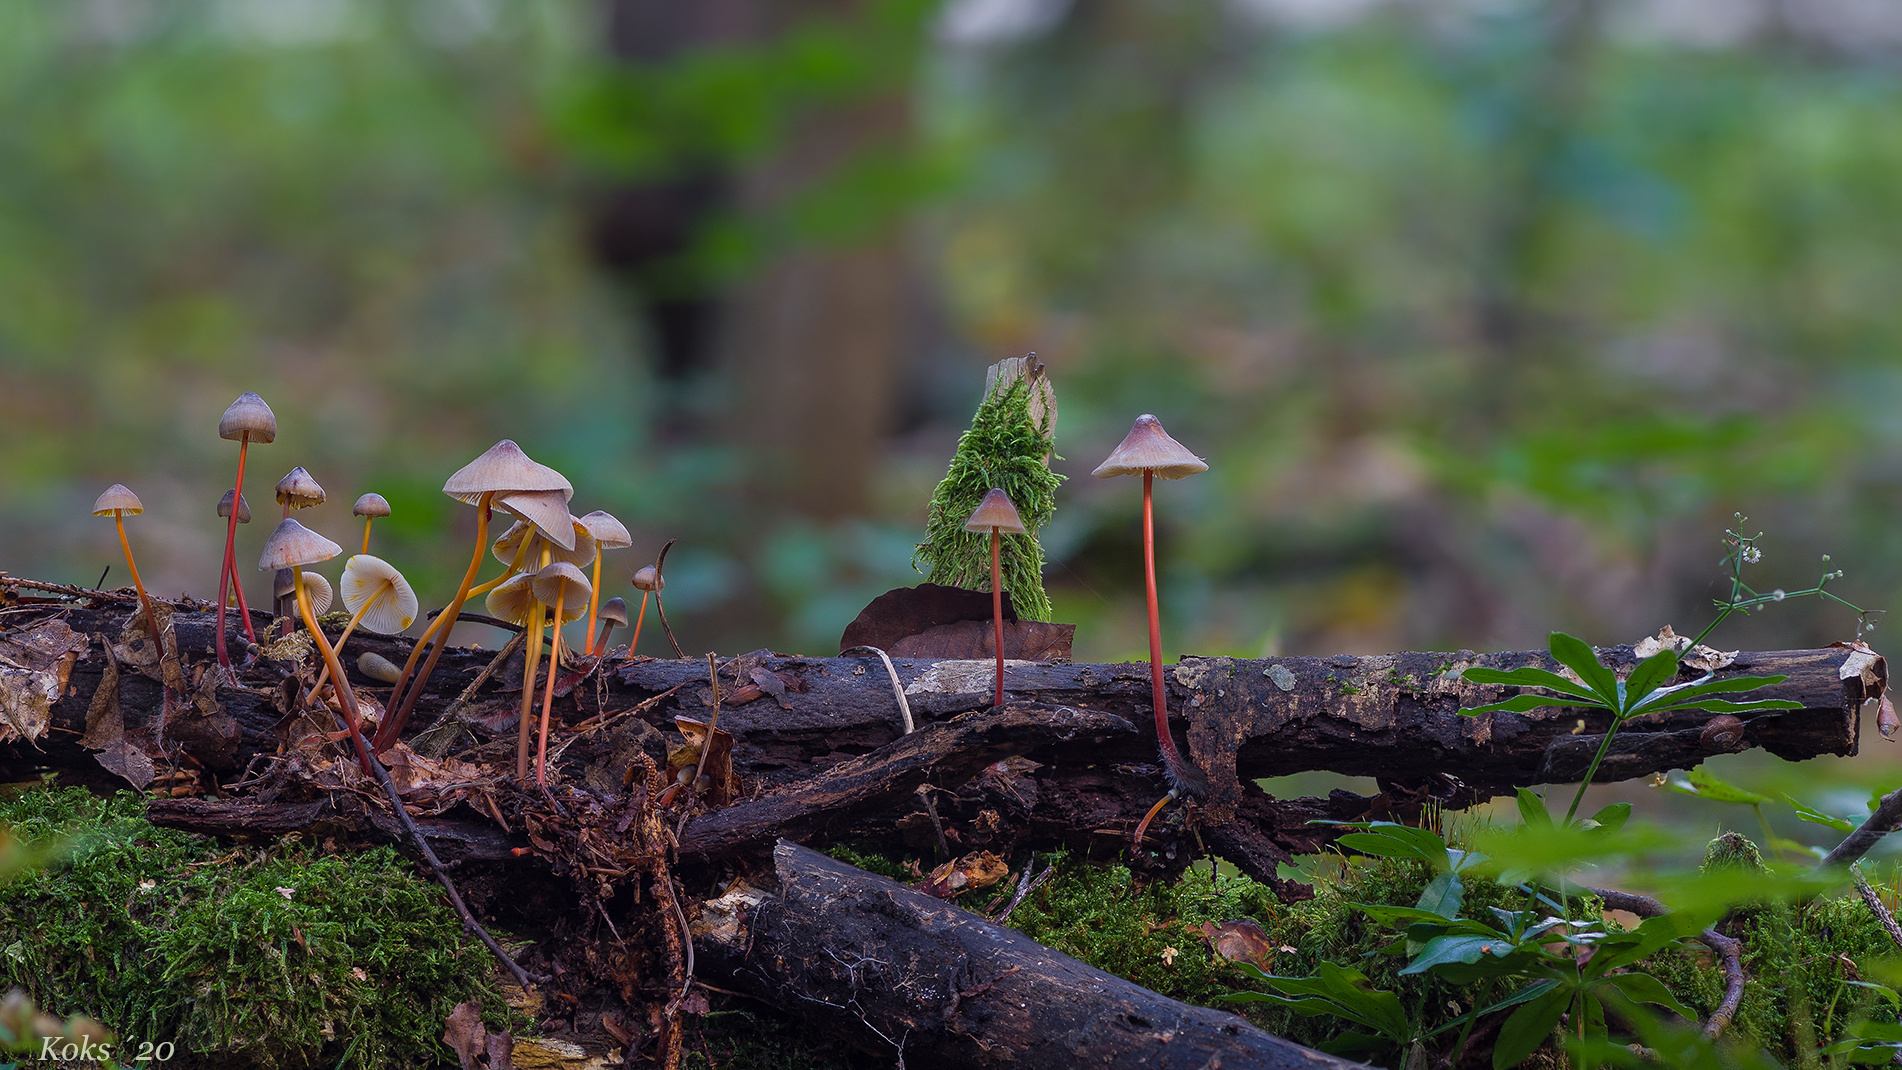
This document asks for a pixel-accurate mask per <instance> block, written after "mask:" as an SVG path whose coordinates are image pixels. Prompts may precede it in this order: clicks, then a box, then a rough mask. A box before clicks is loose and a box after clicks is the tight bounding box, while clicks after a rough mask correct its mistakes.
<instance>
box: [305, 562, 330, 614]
mask: <svg viewBox="0 0 1902 1070" xmlns="http://www.w3.org/2000/svg"><path fill="white" fill-rule="evenodd" d="M298 575H300V576H302V577H304V593H305V594H306V595H308V596H310V615H311V616H313V617H321V616H323V615H324V614H326V613H328V612H330V603H332V602H334V601H336V600H337V592H336V591H334V590H332V589H331V586H330V581H329V580H327V579H324V578H323V577H322V576H320V575H318V574H317V573H315V572H299V573H298Z"/></svg>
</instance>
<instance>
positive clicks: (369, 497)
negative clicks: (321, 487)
mask: <svg viewBox="0 0 1902 1070" xmlns="http://www.w3.org/2000/svg"><path fill="white" fill-rule="evenodd" d="M350 515H351V516H389V515H390V502H389V499H388V498H385V497H384V496H383V495H381V494H365V495H364V496H363V497H361V498H358V499H357V504H355V505H353V506H351V507H350ZM350 612H352V613H355V612H356V610H354V609H353V610H351V611H350Z"/></svg>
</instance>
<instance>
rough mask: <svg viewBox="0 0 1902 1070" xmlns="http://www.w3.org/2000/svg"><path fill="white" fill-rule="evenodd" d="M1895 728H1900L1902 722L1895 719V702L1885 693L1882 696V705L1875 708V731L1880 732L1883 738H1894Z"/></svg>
mask: <svg viewBox="0 0 1902 1070" xmlns="http://www.w3.org/2000/svg"><path fill="white" fill-rule="evenodd" d="M1897 728H1902V722H1898V721H1897V720H1896V716H1895V703H1893V702H1890V701H1889V696H1888V695H1886V694H1885V695H1883V696H1882V705H1881V706H1879V707H1877V709H1876V731H1878V732H1881V733H1882V738H1883V739H1894V738H1895V730H1896V729H1897Z"/></svg>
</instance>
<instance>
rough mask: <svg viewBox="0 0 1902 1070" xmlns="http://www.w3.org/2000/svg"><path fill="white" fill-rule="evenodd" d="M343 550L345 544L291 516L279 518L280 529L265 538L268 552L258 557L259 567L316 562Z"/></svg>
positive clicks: (297, 566) (278, 527)
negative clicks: (334, 540)
mask: <svg viewBox="0 0 1902 1070" xmlns="http://www.w3.org/2000/svg"><path fill="white" fill-rule="evenodd" d="M340 553H343V547H341V546H338V545H337V544H336V543H334V542H331V541H330V540H329V539H326V538H324V537H323V536H322V535H319V534H317V533H316V532H314V531H312V530H310V529H309V528H307V527H305V526H304V525H302V524H299V523H298V522H297V521H296V520H294V519H292V518H290V517H288V516H287V517H285V518H284V519H283V520H280V521H278V524H277V529H276V530H274V531H272V532H271V537H270V538H268V539H266V540H264V556H262V557H260V558H258V571H259V572H269V571H271V570H272V569H279V568H301V567H303V566H305V565H315V564H317V563H319V562H321V561H328V560H330V559H331V558H333V557H335V556H337V555H338V554H340Z"/></svg>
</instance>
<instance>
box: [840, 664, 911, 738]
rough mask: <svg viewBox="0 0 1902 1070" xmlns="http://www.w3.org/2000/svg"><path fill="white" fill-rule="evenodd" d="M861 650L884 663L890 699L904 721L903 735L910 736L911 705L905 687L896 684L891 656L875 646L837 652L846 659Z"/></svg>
mask: <svg viewBox="0 0 1902 1070" xmlns="http://www.w3.org/2000/svg"><path fill="white" fill-rule="evenodd" d="M861 650H869V651H871V652H872V653H874V654H877V655H878V660H880V661H882V662H884V663H885V675H886V676H887V677H888V678H889V679H890V680H891V682H892V697H893V698H895V699H897V700H898V716H899V718H900V719H901V720H902V721H904V724H905V734H906V735H911V733H912V732H913V731H914V727H913V725H912V722H911V703H910V702H909V701H907V700H906V698H905V685H904V684H902V683H899V682H898V668H897V666H895V665H893V664H892V658H891V655H890V654H887V653H885V652H884V651H883V650H880V649H879V648H878V647H875V646H855V647H853V648H852V649H851V650H841V651H839V656H841V657H846V656H849V655H851V654H854V653H857V652H858V651H861Z"/></svg>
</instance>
